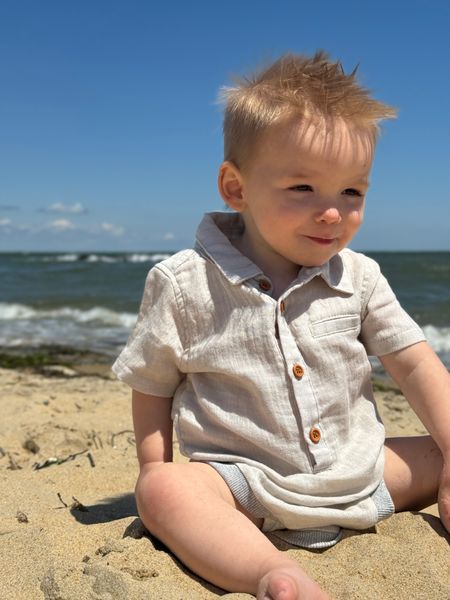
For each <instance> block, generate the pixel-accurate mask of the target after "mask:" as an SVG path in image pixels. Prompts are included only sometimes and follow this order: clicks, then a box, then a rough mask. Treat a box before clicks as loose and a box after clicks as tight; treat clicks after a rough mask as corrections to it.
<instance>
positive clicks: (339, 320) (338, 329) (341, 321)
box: [309, 314, 360, 338]
mask: <svg viewBox="0 0 450 600" xmlns="http://www.w3.org/2000/svg"><path fill="white" fill-rule="evenodd" d="M359 326H360V317H359V315H357V314H353V315H340V316H336V317H328V318H327V319H321V320H320V321H315V322H313V323H310V325H309V328H310V330H311V334H312V336H313V337H315V338H321V337H327V336H330V335H336V334H338V333H344V332H346V331H355V330H357V329H359Z"/></svg>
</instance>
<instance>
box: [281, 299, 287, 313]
mask: <svg viewBox="0 0 450 600" xmlns="http://www.w3.org/2000/svg"><path fill="white" fill-rule="evenodd" d="M285 310H286V304H285V303H284V300H282V301H281V302H280V311H281V312H282V313H284V311H285Z"/></svg>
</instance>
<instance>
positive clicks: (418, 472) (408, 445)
mask: <svg viewBox="0 0 450 600" xmlns="http://www.w3.org/2000/svg"><path fill="white" fill-rule="evenodd" d="M442 465H443V461H442V454H441V451H440V450H439V448H438V446H437V445H436V444H435V442H434V441H433V438H431V437H430V436H429V435H426V436H419V437H398V438H388V439H387V440H386V443H385V467H384V480H385V483H386V486H387V488H388V490H389V493H390V494H391V497H392V500H393V502H394V506H395V510H396V512H399V511H402V510H420V509H421V508H425V507H427V506H430V504H434V503H435V502H436V501H437V494H438V489H439V478H440V475H441V472H442Z"/></svg>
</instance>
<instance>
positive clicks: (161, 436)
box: [132, 390, 172, 469]
mask: <svg viewBox="0 0 450 600" xmlns="http://www.w3.org/2000/svg"><path fill="white" fill-rule="evenodd" d="M132 405H133V424H134V433H135V437H136V449H137V457H138V460H139V465H140V467H141V469H142V468H143V467H146V468H151V467H154V466H157V465H159V464H161V463H164V462H171V461H172V419H171V416H170V413H171V410H172V399H171V398H161V397H159V396H150V395H148V394H142V393H141V392H138V391H136V390H133V394H132Z"/></svg>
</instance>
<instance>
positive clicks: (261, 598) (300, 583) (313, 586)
mask: <svg viewBox="0 0 450 600" xmlns="http://www.w3.org/2000/svg"><path fill="white" fill-rule="evenodd" d="M256 598H257V600H330V596H328V594H326V593H325V592H324V591H323V590H321V589H320V587H319V585H318V584H317V583H316V582H315V581H314V580H313V579H311V578H310V577H309V576H308V575H307V574H306V573H305V572H304V571H303V570H302V569H301V568H300V567H299V566H298V565H297V564H296V563H295V562H294V561H293V562H292V563H288V564H286V563H285V564H283V565H280V567H274V568H273V569H271V570H270V571H269V572H268V573H266V575H265V576H264V577H263V578H262V579H261V581H260V583H259V586H258V593H257V596H256Z"/></svg>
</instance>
